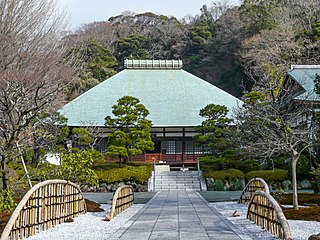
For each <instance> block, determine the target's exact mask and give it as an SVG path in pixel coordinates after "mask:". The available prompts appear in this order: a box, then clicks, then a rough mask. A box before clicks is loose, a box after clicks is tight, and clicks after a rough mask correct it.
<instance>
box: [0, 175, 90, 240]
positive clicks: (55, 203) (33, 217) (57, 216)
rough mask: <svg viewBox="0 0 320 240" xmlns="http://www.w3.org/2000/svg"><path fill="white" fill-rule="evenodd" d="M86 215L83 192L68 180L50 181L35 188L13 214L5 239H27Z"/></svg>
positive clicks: (6, 229) (5, 230) (7, 226)
mask: <svg viewBox="0 0 320 240" xmlns="http://www.w3.org/2000/svg"><path fill="white" fill-rule="evenodd" d="M85 212H86V204H85V201H84V198H83V195H82V192H81V190H80V188H79V186H77V185H76V184H74V183H72V182H68V181H65V180H48V181H44V182H41V183H38V184H37V185H35V186H34V187H33V188H31V189H30V190H29V191H28V192H27V193H26V195H25V196H24V197H23V199H22V200H21V201H20V203H19V204H18V206H17V207H16V209H15V210H14V212H13V213H12V215H11V218H10V220H9V222H8V223H7V225H6V227H5V229H4V230H3V233H2V235H1V240H7V239H10V240H12V239H23V238H26V237H29V236H32V235H35V234H36V233H38V232H40V231H42V230H47V229H49V228H52V227H54V226H56V225H57V224H60V223H63V222H64V221H65V220H67V219H70V218H73V217H75V216H77V215H79V214H83V213H85Z"/></svg>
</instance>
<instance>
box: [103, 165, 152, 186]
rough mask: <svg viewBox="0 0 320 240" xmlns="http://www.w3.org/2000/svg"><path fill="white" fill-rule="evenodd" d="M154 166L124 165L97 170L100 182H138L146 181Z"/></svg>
mask: <svg viewBox="0 0 320 240" xmlns="http://www.w3.org/2000/svg"><path fill="white" fill-rule="evenodd" d="M151 171H152V166H139V167H134V166H124V167H120V168H113V169H109V170H101V171H97V174H98V176H99V182H103V183H115V182H129V181H131V182H136V183H145V182H147V181H148V179H149V178H150V176H151Z"/></svg>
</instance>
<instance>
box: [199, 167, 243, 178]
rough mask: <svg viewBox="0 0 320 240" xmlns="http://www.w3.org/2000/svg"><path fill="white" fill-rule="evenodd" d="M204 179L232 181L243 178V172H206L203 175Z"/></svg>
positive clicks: (234, 170) (233, 170)
mask: <svg viewBox="0 0 320 240" xmlns="http://www.w3.org/2000/svg"><path fill="white" fill-rule="evenodd" d="M204 177H206V178H213V179H221V180H226V179H230V180H234V179H241V178H244V174H243V172H241V171H240V170H238V169H232V168H231V169H226V170H220V171H208V172H205V173H204Z"/></svg>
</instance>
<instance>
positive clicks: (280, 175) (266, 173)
mask: <svg viewBox="0 0 320 240" xmlns="http://www.w3.org/2000/svg"><path fill="white" fill-rule="evenodd" d="M255 177H258V178H262V179H264V180H265V181H267V182H270V181H284V180H287V179H288V171H287V170H283V169H274V170H260V171H252V172H248V173H247V174H246V179H247V180H250V179H252V178H255Z"/></svg>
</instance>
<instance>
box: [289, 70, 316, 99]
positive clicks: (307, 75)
mask: <svg viewBox="0 0 320 240" xmlns="http://www.w3.org/2000/svg"><path fill="white" fill-rule="evenodd" d="M316 74H318V75H320V65H293V66H292V69H291V70H289V71H288V76H290V77H291V78H292V79H294V80H295V81H297V82H298V83H299V84H300V85H301V86H302V87H303V88H304V90H305V91H304V92H303V93H301V94H299V95H298V96H296V97H295V98H294V99H297V100H312V101H319V100H320V98H319V95H318V94H316V93H315V92H314V87H315V85H314V80H315V78H316Z"/></svg>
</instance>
